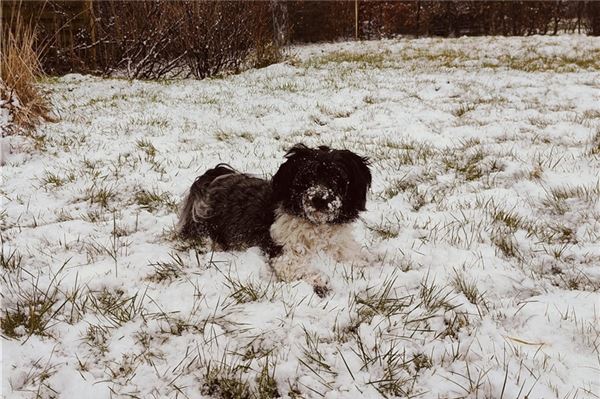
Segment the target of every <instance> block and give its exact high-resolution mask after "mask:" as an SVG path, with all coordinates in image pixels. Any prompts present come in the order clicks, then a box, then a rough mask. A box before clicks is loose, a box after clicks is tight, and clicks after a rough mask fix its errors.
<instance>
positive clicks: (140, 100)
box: [0, 37, 600, 398]
mask: <svg viewBox="0 0 600 399" xmlns="http://www.w3.org/2000/svg"><path fill="white" fill-rule="evenodd" d="M555 39H556V40H565V39H564V38H563V37H557V38H555ZM419 40H427V45H426V46H425V45H424V43H417V42H419ZM477 40H480V39H477ZM477 40H476V39H471V38H461V39H456V41H453V40H449V41H442V40H438V39H418V40H415V41H414V42H413V41H409V40H405V39H400V40H399V41H398V42H393V43H395V44H393V45H392V48H391V50H389V51H384V52H381V53H378V52H375V51H373V52H372V53H368V49H369V46H372V45H374V44H370V43H369V42H363V43H361V44H360V45H361V46H364V49H361V52H360V53H353V52H352V51H337V52H335V54H328V53H322V54H321V55H318V56H317V57H315V58H313V59H312V60H308V61H304V62H305V63H307V65H309V67H308V69H307V68H305V66H306V65H304V64H303V62H302V61H298V60H296V61H295V62H296V64H295V65H287V66H286V67H285V68H275V69H273V70H269V71H264V74H263V73H262V72H253V74H251V75H248V76H258V80H257V81H255V80H250V79H247V78H248V76H239V77H237V78H235V79H230V78H227V77H225V78H223V79H220V80H205V81H203V82H199V83H196V82H193V81H185V82H184V83H185V85H186V86H188V85H189V88H188V87H186V91H187V90H188V89H189V95H188V93H182V90H180V87H181V85H182V82H181V81H173V82H158V83H154V82H129V81H126V80H118V79H114V80H108V81H102V80H100V79H97V78H88V77H82V82H79V81H77V80H72V81H71V80H68V79H63V78H61V79H56V80H54V79H49V80H48V81H47V82H46V83H45V84H46V85H48V87H51V88H52V89H53V90H54V91H56V99H57V101H58V102H59V103H60V104H61V107H62V108H61V113H63V114H64V119H63V121H62V122H61V123H59V124H53V125H45V126H44V131H41V132H40V133H39V134H38V135H36V137H35V138H34V137H31V138H28V139H27V146H28V152H29V153H28V154H27V157H23V158H18V157H17V158H15V162H14V163H12V164H11V165H10V167H9V168H6V173H7V182H8V184H7V185H6V187H5V186H2V188H0V195H1V196H2V200H3V204H6V207H5V208H6V209H3V210H1V211H0V224H1V225H2V228H3V232H2V236H1V240H0V241H1V242H0V245H1V246H2V248H1V252H0V266H1V267H0V276H1V281H2V301H3V305H4V307H3V310H2V312H1V313H0V318H1V321H2V323H1V330H2V335H3V338H4V339H5V340H6V341H7V342H8V344H7V345H11V347H12V345H14V347H17V346H19V345H21V344H22V343H24V342H25V341H27V345H26V346H24V347H26V348H28V347H29V345H31V346H32V348H34V349H35V350H36V351H37V350H38V348H41V346H38V345H43V348H46V347H51V346H56V348H57V351H60V353H61V358H60V359H62V360H60V359H59V360H55V359H53V358H52V356H49V352H46V351H45V350H44V349H40V350H39V353H40V355H39V356H40V357H43V359H42V360H41V361H39V362H38V361H37V354H38V352H35V356H33V355H29V356H28V355H27V352H23V354H24V356H23V359H20V358H15V359H9V360H10V362H9V363H7V370H8V371H7V374H8V377H7V378H8V381H9V382H10V384H11V385H10V386H9V388H7V389H8V390H9V391H8V392H9V393H8V395H19V394H30V393H31V395H32V396H37V397H52V396H61V395H64V394H65V392H63V391H62V390H63V389H64V386H62V385H61V383H60V381H59V380H57V379H54V378H52V376H53V374H54V372H55V371H56V370H57V367H58V366H56V364H58V365H59V366H60V367H66V368H67V371H68V370H70V371H71V372H73V373H72V374H73V375H74V376H75V378H79V377H78V376H81V380H79V381H78V382H79V383H80V384H81V385H82V386H87V387H96V388H94V389H109V390H110V391H111V394H114V396H132V397H152V396H155V397H171V396H180V397H193V396H197V395H204V396H211V397H222V398H271V397H279V396H281V397H285V396H289V397H290V398H292V397H295V398H301V397H326V396H328V395H334V396H335V394H336V392H337V394H341V395H342V396H343V395H350V396H352V395H354V396H357V397H360V396H368V395H369V396H374V397H390V398H391V397H422V396H427V395H429V394H430V393H431V392H429V391H425V388H424V387H427V386H431V384H432V383H435V384H437V385H436V387H442V388H440V390H445V391H444V392H441V393H440V392H436V393H435V394H438V393H439V395H440V396H449V397H467V396H468V397H501V396H502V394H501V392H503V390H504V395H503V397H504V398H506V397H507V396H508V395H509V393H510V392H512V393H514V395H513V396H515V397H517V396H518V397H523V396H524V394H527V393H528V392H530V395H529V394H528V395H529V396H530V397H535V396H536V395H538V396H539V395H540V392H548V390H550V391H555V393H556V395H555V396H557V397H567V396H569V395H571V396H572V395H573V393H572V392H580V393H579V396H581V397H585V396H586V395H585V392H587V391H583V389H587V388H589V387H588V385H589V383H588V382H586V381H583V380H581V381H583V382H581V383H580V379H581V378H583V377H581V376H582V375H585V373H584V374H575V373H572V372H571V371H570V369H569V362H570V361H571V359H572V358H571V357H570V356H568V355H565V353H568V352H571V351H574V348H576V350H577V355H578V359H577V360H578V364H581V365H583V366H584V367H588V366H590V367H592V368H593V367H594V365H597V362H595V360H593V359H596V358H597V357H598V339H599V338H598V337H599V336H600V335H599V334H600V333H599V331H598V328H596V324H597V321H598V320H596V319H597V317H596V313H595V312H594V310H593V309H592V308H590V307H589V306H590V305H589V303H590V302H589V298H591V296H593V295H595V294H596V293H597V292H599V291H600V283H599V282H598V278H597V275H598V273H597V270H596V269H597V264H598V254H597V251H595V248H596V247H595V243H596V242H598V240H600V232H599V230H598V228H597V223H596V221H597V220H598V209H597V205H598V197H599V195H600V189H599V188H598V182H596V180H597V179H595V176H593V173H591V172H593V171H595V169H596V166H597V161H598V155H599V154H600V133H598V126H597V122H598V120H599V119H598V114H597V112H594V111H593V110H590V109H589V108H590V106H589V101H583V100H582V101H581V103H582V104H584V105H585V106H587V108H582V106H580V103H579V101H571V100H570V99H567V98H565V100H564V101H562V99H561V98H554V99H553V100H552V101H550V103H548V102H547V101H546V102H544V101H541V100H539V98H540V93H545V90H557V91H556V93H557V96H560V95H561V94H560V92H561V90H562V87H563V86H562V85H563V84H564V85H565V86H566V87H570V88H573V87H574V86H573V85H576V86H577V87H580V85H589V86H590V87H595V86H594V85H596V84H597V82H595V81H594V80H593V79H592V78H590V77H589V76H587V75H588V74H578V76H577V78H576V79H575V78H574V77H572V76H571V75H564V76H558V77H557V76H556V75H553V76H550V75H549V72H548V71H549V70H550V69H552V68H554V69H557V68H559V69H560V68H563V67H564V66H560V65H558V64H557V63H558V62H563V61H561V60H558V61H552V62H554V64H553V65H545V66H544V65H532V66H531V68H532V70H531V71H530V72H526V71H522V72H524V73H519V74H518V75H519V76H520V77H521V78H519V79H516V80H514V81H513V80H511V79H502V77H503V75H502V74H505V73H507V70H508V68H509V67H510V66H509V65H504V64H502V62H504V61H506V62H508V61H509V60H502V59H501V58H499V62H497V63H495V66H493V67H490V68H487V69H485V70H482V69H481V68H479V66H480V65H481V63H484V62H486V60H487V58H486V57H487V55H486V56H485V57H484V56H481V53H480V52H481V51H482V48H483V47H478V46H482V44H481V43H479V42H477ZM503 40H505V39H502V38H500V39H499V40H496V43H497V45H499V46H502V45H503V44H502V43H503ZM506 40H508V39H506ZM510 40H513V39H510ZM524 40H525V39H524ZM527 40H542V39H540V38H528V39H527ZM553 40H554V39H553ZM460 41H465V42H467V44H469V45H468V46H467V45H463V44H460V45H457V44H456V43H458V42H460ZM477 43H479V44H477ZM510 43H512V42H510ZM378 44H381V45H384V44H385V43H383V42H382V43H378ZM405 44H406V46H405ZM409 44H410V45H409ZM394 46H395V47H394ZM469 46H470V47H469ZM444 47H447V48H444ZM508 47H510V46H506V47H505V48H504V50H502V51H507V49H508ZM486 51H487V50H486ZM575 53H577V51H575ZM529 54H531V55H532V56H531V57H529V58H530V59H532V58H535V57H537V55H535V54H534V50H531V51H530V52H529ZM582 57H583V56H582ZM586 57H587V55H586ZM583 58H585V57H583ZM488 61H490V60H488ZM490 62H491V61H490ZM583 66H584V63H580V65H574V66H573V68H581V67H583ZM512 67H514V68H525V67H526V66H525V65H523V66H519V65H517V63H516V62H515V63H513V66H512ZM528 68H529V67H528ZM535 68H538V69H540V70H546V69H548V68H550V69H548V71H546V72H545V73H544V74H539V73H538V72H537V71H536V70H534V69H535ZM570 68H571V67H570V66H569V67H565V68H564V70H565V71H566V70H569V69H570ZM590 68H593V66H592V67H590ZM475 70H477V73H471V72H473V71H475ZM431 71H435V73H434V74H431V73H430V72H431ZM440 71H443V73H441V72H440ZM590 71H592V69H590ZM265 74H266V75H265ZM280 74H281V75H280ZM433 75H435V76H433ZM510 76H512V75H510ZM481 77H484V78H485V79H481ZM550 78H552V79H550ZM553 80H559V81H560V85H558V84H556V83H553ZM196 85H197V86H196ZM108 86H112V87H111V88H110V90H109V89H108ZM138 86H143V90H142V89H139V88H138ZM558 86H560V88H559V89H557V88H558ZM257 87H258V89H257ZM71 89H74V90H75V92H76V93H83V89H85V90H86V93H87V92H90V93H95V94H81V96H79V97H78V98H73V94H71V92H70V91H69V90H71ZM446 90H448V91H446ZM499 90H500V91H501V92H502V96H500V97H499V96H497V95H496V94H494V93H497V92H499ZM565 92H567V90H565ZM223 93H227V95H225V96H223V95H222V94H223ZM238 93H239V96H236V95H237V94H238ZM229 94H236V95H231V96H230V95H229ZM347 94H349V95H347ZM578 96H580V97H581V98H588V100H589V97H586V91H585V90H581V92H580V93H579V92H578ZM81 97H83V98H81ZM283 97H285V106H283V107H281V106H280V104H276V105H274V104H275V103H276V102H277V101H281V99H282V98H283ZM249 98H251V99H252V101H251V102H248V101H247V100H248V99H249ZM308 100H310V101H308ZM254 102H256V104H255V103H254ZM260 104H270V105H269V106H264V107H263V106H260ZM169 107H173V108H172V111H173V115H174V117H173V118H171V117H167V116H165V117H162V116H161V117H155V116H153V115H169V113H168V112H165V111H166V108H169ZM158 109H160V112H158ZM182 110H183V111H182ZM407 110H408V111H407ZM440 110H446V111H447V112H439V111H440ZM155 111H157V113H154V112H155ZM246 111H247V112H246ZM181 112H184V115H180V114H181ZM187 112H189V114H186V113H187ZM123 114H127V115H128V117H127V118H123V117H122V116H123ZM224 115H225V116H227V115H237V117H239V118H240V120H239V123H240V124H239V126H240V127H239V128H237V127H236V128H231V127H222V128H219V127H218V126H219V124H218V122H216V123H217V124H216V125H213V123H214V122H208V123H209V125H208V126H216V127H215V128H210V129H209V130H208V131H207V130H205V129H203V128H202V126H205V123H206V122H207V121H219V120H221V118H223V116H224ZM290 115H291V117H292V119H293V121H292V120H290V121H291V122H293V123H289V124H288V123H281V124H279V121H282V120H283V119H285V118H288V119H289V117H290ZM539 115H542V116H541V117H540V116H539ZM179 116H182V117H181V118H180V117H179ZM205 116H206V118H204V117H205ZM282 118H283V119H282ZM288 119H285V120H288ZM273 121H276V122H273ZM563 122H564V123H567V124H569V126H572V131H573V135H570V134H564V135H560V137H559V136H558V135H556V136H555V135H554V130H555V129H554V125H555V124H560V123H563ZM257 123H258V124H264V131H263V130H262V129H257V128H255V127H256V126H257ZM463 128H464V131H463ZM474 129H477V131H476V132H475V133H474ZM171 131H172V132H175V133H172V132H171ZM588 131H589V132H590V136H589V137H587V136H586V135H587V132H588ZM477 132H478V133H477ZM581 132H583V133H581ZM170 134H176V135H177V137H176V138H174V139H173V140H170V139H169V135H170ZM475 134H477V137H478V138H475V139H473V138H468V137H470V136H473V135H475ZM277 140H278V141H277ZM297 141H304V142H305V143H307V144H309V145H319V144H327V145H330V146H332V147H335V148H349V149H352V150H354V151H356V152H357V153H360V154H364V155H367V156H368V157H369V158H370V159H371V161H372V169H371V171H372V174H373V186H372V187H371V190H370V193H369V198H368V201H367V208H368V211H367V212H365V213H363V214H361V219H360V220H358V221H357V223H356V226H355V227H356V229H355V231H354V232H353V233H354V235H355V238H357V239H358V241H359V243H360V245H365V246H366V250H367V251H368V252H370V253H372V254H373V255H374V259H375V260H373V261H372V262H371V264H370V265H369V266H367V267H360V266H358V265H353V264H340V263H335V262H333V261H332V260H331V259H328V258H327V257H326V256H324V254H323V256H322V257H320V258H319V259H318V260H316V259H315V262H318V263H315V267H318V268H319V269H321V270H322V271H323V273H324V274H327V275H328V277H329V278H330V279H331V282H332V285H331V286H332V291H331V293H330V294H329V295H327V296H326V297H324V298H319V297H317V296H316V295H314V294H313V293H312V291H311V290H310V287H308V286H307V285H306V284H305V283H302V282H292V283H289V284H288V283H283V282H280V281H276V280H274V279H272V278H271V275H270V273H271V270H270V268H269V265H268V263H267V260H266V258H264V255H263V254H262V253H260V252H259V251H258V250H256V249H251V250H249V251H220V250H218V248H216V247H215V246H211V245H210V243H209V242H208V241H206V239H205V238H202V237H198V239H197V240H190V241H182V240H180V238H179V237H177V235H176V230H175V223H176V220H177V217H176V215H175V208H176V199H177V197H178V196H179V195H180V194H183V191H184V190H185V189H186V188H188V187H189V184H190V183H191V182H192V181H193V179H194V177H195V176H197V175H198V174H199V173H201V171H202V170H205V168H206V167H209V166H214V164H216V163H218V162H230V161H231V162H233V161H234V162H236V165H235V166H236V167H238V168H239V169H240V170H244V171H248V172H252V173H257V174H261V175H272V173H273V172H274V171H275V170H276V168H277V165H279V164H280V163H281V162H282V161H283V159H284V158H282V156H283V154H284V148H286V147H289V146H291V145H293V144H294V143H296V142H297ZM268 143H275V144H276V146H274V147H273V146H271V145H269V144H268ZM41 151H43V153H41ZM234 155H235V156H234ZM232 157H233V158H232ZM234 158H235V159H234ZM232 160H233V161H232ZM21 161H22V162H23V164H22V165H23V167H27V166H29V165H32V167H36V168H37V167H38V166H39V169H36V170H37V173H32V174H30V175H27V173H25V172H27V169H22V166H21V163H20V162H21ZM32 176H35V178H34V177H32ZM590 176H591V177H590ZM78 190H81V192H80V191H78ZM59 205H60V206H59ZM165 249H166V251H165ZM65 259H71V260H70V261H69V264H68V267H65V268H64V269H63V270H62V271H61V272H60V274H56V270H57V269H58V268H59V267H60V264H61V262H63V261H64V260H65ZM55 274H56V277H55ZM38 276H39V277H38ZM32 283H33V284H32ZM555 298H559V300H557V301H555V302H553V301H554V299H555ZM586 301H587V302H586ZM540 325H541V326H542V328H543V329H547V330H548V331H554V330H556V331H558V332H557V333H556V334H558V335H556V334H555V335H556V336H557V337H558V338H561V345H564V349H563V348H562V347H561V348H560V351H558V352H553V351H549V350H548V348H549V346H547V345H543V346H542V345H533V344H538V343H539V342H537V341H536V340H537V339H538V338H537V333H536V332H537V331H538V330H537V328H538V326H540ZM559 326H560V328H558V327H559ZM565 334H570V335H572V336H573V339H572V340H571V339H566V340H562V338H564V337H565V336H566V335H565ZM570 335H569V336H570ZM71 337H75V339H71ZM38 338H39V339H38ZM9 340H10V341H9ZM517 340H520V341H522V342H519V341H517ZM523 342H524V343H523ZM503 345H504V347H503ZM121 349H122V350H121ZM504 349H506V352H504ZM559 352H560V353H559ZM31 353H33V349H32V351H31ZM590 359H592V361H590ZM30 367H31V370H29V368H30ZM11 370H13V371H11ZM15 370H20V371H19V373H17V372H16V371H15ZM557 370H558V371H559V372H560V373H558V374H560V377H561V378H557V375H558V374H557ZM565 370H566V371H565ZM21 371H22V372H21ZM155 372H156V373H158V374H157V377H156V378H154V377H152V378H148V377H147V376H149V375H150V376H153V375H154V373H155ZM539 375H544V376H546V377H547V378H545V377H544V378H540V379H539V380H538V377H539ZM504 383H505V384H506V386H505V387H504ZM577 384H579V385H577ZM586 384H587V385H586ZM550 385H551V386H550ZM582 387H583V388H582ZM538 388H539V391H538ZM592 388H593V386H592ZM11 389H12V390H13V392H11V391H10V390H11ZM52 389H54V390H55V391H56V392H53V391H52ZM578 389H579V390H578ZM38 390H39V395H38V394H37V393H38ZM25 391H27V392H25ZM519 391H521V393H520V394H518V393H519ZM589 391H593V389H589ZM569 392H570V393H569Z"/></svg>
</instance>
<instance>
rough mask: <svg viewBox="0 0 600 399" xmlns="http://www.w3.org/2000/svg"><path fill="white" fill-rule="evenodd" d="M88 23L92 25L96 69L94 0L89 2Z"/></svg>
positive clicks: (91, 34)
mask: <svg viewBox="0 0 600 399" xmlns="http://www.w3.org/2000/svg"><path fill="white" fill-rule="evenodd" d="M87 14H88V23H89V25H90V37H91V39H92V62H93V63H94V69H96V17H95V15H94V4H93V0H89V1H88V2H87Z"/></svg>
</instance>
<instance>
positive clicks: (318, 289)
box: [303, 273, 331, 298]
mask: <svg viewBox="0 0 600 399" xmlns="http://www.w3.org/2000/svg"><path fill="white" fill-rule="evenodd" d="M303 280H304V281H306V282H307V283H309V284H310V285H312V287H313V290H314V291H315V294H317V295H318V296H319V297H321V298H323V297H325V296H326V295H327V294H328V293H329V292H330V291H331V287H330V286H329V280H327V279H326V278H324V277H323V276H322V275H321V274H319V273H311V274H308V275H306V276H304V277H303Z"/></svg>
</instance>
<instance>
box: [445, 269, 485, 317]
mask: <svg viewBox="0 0 600 399" xmlns="http://www.w3.org/2000/svg"><path fill="white" fill-rule="evenodd" d="M451 284H452V286H453V287H454V288H455V289H456V290H457V291H459V292H461V293H462V294H463V295H464V296H465V298H467V300H468V301H469V302H471V303H472V304H473V305H475V306H477V309H478V310H479V313H480V315H481V314H482V311H481V310H482V309H485V310H486V311H488V310H489V307H488V305H487V302H486V300H485V298H484V296H483V295H484V294H483V293H482V292H480V291H479V288H477V281H475V280H472V279H471V280H468V279H467V277H466V276H465V275H464V274H463V273H461V272H459V271H458V270H455V271H454V276H453V277H452V281H451Z"/></svg>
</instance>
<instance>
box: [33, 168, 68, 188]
mask: <svg viewBox="0 0 600 399" xmlns="http://www.w3.org/2000/svg"><path fill="white" fill-rule="evenodd" d="M75 180H76V176H75V173H73V172H69V173H67V175H66V176H61V175H59V174H58V173H53V172H49V171H45V172H44V175H43V176H42V177H41V178H40V183H41V184H42V186H44V187H54V188H58V187H62V186H63V185H65V184H66V183H69V182H73V181H75Z"/></svg>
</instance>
